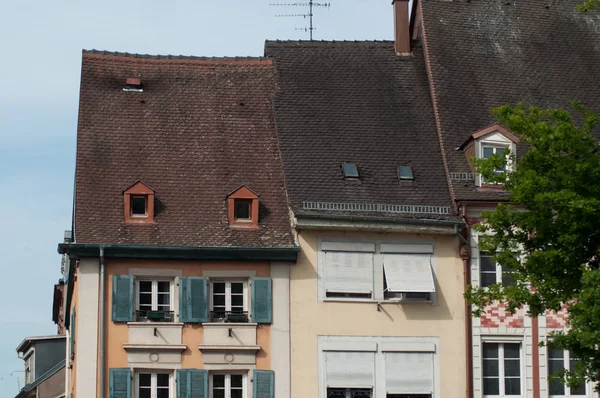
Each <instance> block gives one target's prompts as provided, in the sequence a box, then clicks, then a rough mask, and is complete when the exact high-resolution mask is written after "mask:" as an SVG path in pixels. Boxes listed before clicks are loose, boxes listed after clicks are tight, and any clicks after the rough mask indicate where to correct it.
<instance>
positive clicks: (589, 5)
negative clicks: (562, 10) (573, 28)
mask: <svg viewBox="0 0 600 398" xmlns="http://www.w3.org/2000/svg"><path fill="white" fill-rule="evenodd" d="M575 7H576V8H577V10H578V11H592V10H595V9H596V8H598V7H600V0H586V1H584V2H583V3H581V4H577V5H576V6H575Z"/></svg>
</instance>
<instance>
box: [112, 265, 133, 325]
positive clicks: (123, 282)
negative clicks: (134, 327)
mask: <svg viewBox="0 0 600 398" xmlns="http://www.w3.org/2000/svg"><path fill="white" fill-rule="evenodd" d="M133 292H134V288H133V275H113V296H112V320H113V321H114V322H131V321H133Z"/></svg>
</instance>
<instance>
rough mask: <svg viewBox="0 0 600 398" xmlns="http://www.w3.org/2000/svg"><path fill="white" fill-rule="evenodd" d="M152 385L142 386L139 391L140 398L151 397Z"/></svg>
mask: <svg viewBox="0 0 600 398" xmlns="http://www.w3.org/2000/svg"><path fill="white" fill-rule="evenodd" d="M150 391H151V390H150V387H148V388H140V390H139V392H138V397H139V398H151V396H152V395H151V392H150Z"/></svg>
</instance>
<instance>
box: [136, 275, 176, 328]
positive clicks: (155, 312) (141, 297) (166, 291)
mask: <svg viewBox="0 0 600 398" xmlns="http://www.w3.org/2000/svg"><path fill="white" fill-rule="evenodd" d="M173 285H174V284H173V281H172V280H166V279H164V280H156V279H138V280H137V311H136V320H137V321H153V322H173V320H174V316H173V313H174V312H173V308H174V303H173V296H174V294H173Z"/></svg>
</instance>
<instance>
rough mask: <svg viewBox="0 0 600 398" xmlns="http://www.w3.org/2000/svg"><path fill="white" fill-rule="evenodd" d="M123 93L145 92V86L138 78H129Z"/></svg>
mask: <svg viewBox="0 0 600 398" xmlns="http://www.w3.org/2000/svg"><path fill="white" fill-rule="evenodd" d="M123 91H130V92H134V93H141V92H143V91H144V85H143V84H142V80H141V79H140V78H137V77H128V78H127V79H126V80H125V87H123Z"/></svg>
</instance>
